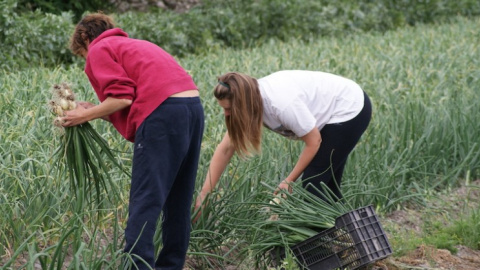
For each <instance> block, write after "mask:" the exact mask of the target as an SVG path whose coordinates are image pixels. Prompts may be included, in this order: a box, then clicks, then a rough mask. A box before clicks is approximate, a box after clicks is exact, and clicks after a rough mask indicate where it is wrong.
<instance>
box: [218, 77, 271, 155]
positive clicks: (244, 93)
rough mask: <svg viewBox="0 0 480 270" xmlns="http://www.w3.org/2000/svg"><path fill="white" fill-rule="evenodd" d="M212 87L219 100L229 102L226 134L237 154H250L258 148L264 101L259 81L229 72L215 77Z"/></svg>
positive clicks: (259, 145)
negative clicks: (215, 81)
mask: <svg viewBox="0 0 480 270" xmlns="http://www.w3.org/2000/svg"><path fill="white" fill-rule="evenodd" d="M218 81H219V82H221V83H219V84H218V85H217V86H216V87H215V89H214V90H213V94H214V96H215V97H216V98H217V99H218V100H224V99H227V100H229V101H230V104H231V108H230V109H231V111H230V115H228V116H225V123H226V125H227V130H228V134H229V136H230V140H231V142H232V144H233V147H234V149H235V151H236V152H237V153H238V154H239V156H241V157H243V158H245V157H250V156H252V155H254V154H256V153H259V152H260V151H261V139H262V125H263V119H262V118H263V101H262V96H261V94H260V89H259V86H258V82H257V80H256V79H255V78H252V77H250V76H248V75H245V74H242V73H237V72H230V73H226V74H224V75H222V76H220V77H218Z"/></svg>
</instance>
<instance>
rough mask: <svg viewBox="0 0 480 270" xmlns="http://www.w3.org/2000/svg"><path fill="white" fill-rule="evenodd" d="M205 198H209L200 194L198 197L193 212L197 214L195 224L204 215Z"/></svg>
mask: <svg viewBox="0 0 480 270" xmlns="http://www.w3.org/2000/svg"><path fill="white" fill-rule="evenodd" d="M205 197H207V195H205V194H202V193H200V194H199V195H198V196H197V199H196V201H195V210H194V211H193V213H194V214H195V213H197V214H196V215H195V217H194V218H193V223H195V222H197V220H198V219H199V218H200V216H201V215H202V209H203V208H204V206H203V202H204V201H205Z"/></svg>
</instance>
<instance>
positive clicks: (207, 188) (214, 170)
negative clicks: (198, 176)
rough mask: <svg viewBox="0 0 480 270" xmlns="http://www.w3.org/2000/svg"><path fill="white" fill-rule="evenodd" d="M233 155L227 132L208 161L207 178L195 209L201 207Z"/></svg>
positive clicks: (233, 151)
mask: <svg viewBox="0 0 480 270" xmlns="http://www.w3.org/2000/svg"><path fill="white" fill-rule="evenodd" d="M234 153H235V149H234V148H233V147H232V145H231V143H230V137H229V136H228V132H227V133H226V134H225V136H223V139H222V141H221V142H220V144H219V145H218V146H217V148H216V149H215V152H214V153H213V156H212V159H211V160H210V166H209V168H208V172H207V176H206V178H205V182H204V183H203V187H202V190H201V191H200V194H199V195H198V197H197V201H196V203H195V209H198V208H199V207H200V206H201V205H202V203H203V200H204V199H205V197H206V196H207V195H208V194H209V193H210V192H211V191H212V190H213V189H214V188H215V186H216V185H217V183H218V181H219V180H220V176H221V175H222V173H223V171H225V168H226V167H227V165H228V163H229V162H230V160H231V159H232V156H233V154H234Z"/></svg>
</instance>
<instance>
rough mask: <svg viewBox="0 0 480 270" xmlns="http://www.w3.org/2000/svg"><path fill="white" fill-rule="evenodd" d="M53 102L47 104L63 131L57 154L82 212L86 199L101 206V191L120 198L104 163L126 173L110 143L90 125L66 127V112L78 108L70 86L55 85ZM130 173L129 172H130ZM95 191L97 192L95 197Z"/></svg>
mask: <svg viewBox="0 0 480 270" xmlns="http://www.w3.org/2000/svg"><path fill="white" fill-rule="evenodd" d="M52 92H53V99H52V100H50V101H49V102H48V105H49V107H50V111H51V112H52V113H53V114H55V115H56V118H55V119H54V121H53V124H54V125H55V126H57V127H59V128H62V130H63V131H64V132H62V135H61V144H60V146H59V148H58V150H57V151H56V155H55V156H56V157H57V159H58V163H57V164H59V165H60V166H62V165H64V166H65V168H66V171H67V173H68V178H69V180H70V186H71V188H72V189H73V193H74V194H75V195H76V196H77V199H80V200H81V201H79V204H78V205H77V208H78V210H80V211H81V210H82V208H83V205H84V202H83V198H85V199H87V200H88V202H93V201H94V200H95V199H96V201H97V202H98V203H100V202H101V201H102V199H103V197H102V194H105V193H102V189H103V190H107V189H113V192H111V191H109V192H108V193H107V194H112V195H114V196H115V195H118V192H116V191H115V187H116V185H115V183H114V182H113V181H112V178H111V176H110V174H111V171H110V170H111V167H110V166H107V164H106V162H105V160H108V161H110V162H112V163H113V165H115V166H116V167H118V168H120V170H121V171H122V172H126V171H125V170H124V168H123V167H122V166H121V164H120V163H118V161H117V160H116V159H115V156H114V155H113V153H112V151H111V149H110V148H109V146H108V144H107V142H106V141H105V140H104V139H103V138H102V137H101V136H100V135H99V134H98V133H97V132H96V131H95V130H94V129H93V127H92V126H91V125H90V124H89V123H88V122H87V123H84V124H81V125H78V126H73V127H63V126H62V123H63V120H62V117H63V116H64V115H65V111H68V110H73V109H75V108H76V106H77V104H76V103H75V94H74V92H73V91H72V90H71V89H70V87H69V86H68V84H66V83H61V84H55V85H53V89H52ZM127 174H128V173H127ZM93 190H94V191H95V193H93V194H92V192H93Z"/></svg>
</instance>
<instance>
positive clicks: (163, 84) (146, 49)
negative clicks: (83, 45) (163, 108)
mask: <svg viewBox="0 0 480 270" xmlns="http://www.w3.org/2000/svg"><path fill="white" fill-rule="evenodd" d="M85 73H86V74H87V76H88V79H89V80H90V83H91V84H92V87H93V89H95V92H96V93H97V96H98V99H99V100H100V101H101V102H103V101H104V100H105V99H106V98H107V97H112V98H118V99H130V100H132V105H131V106H129V107H127V108H125V109H123V110H120V111H117V112H115V113H113V114H111V115H110V121H111V122H112V124H113V126H114V127H115V128H116V129H117V130H118V132H119V133H120V134H121V135H122V136H123V137H125V139H127V140H129V141H131V142H133V141H134V140H135V132H136V131H137V129H138V127H139V126H140V125H141V124H142V122H143V120H145V118H147V116H149V115H150V114H151V113H152V112H153V111H154V110H155V109H156V108H157V107H158V106H159V105H160V104H162V102H163V101H165V99H167V98H168V97H169V96H171V95H172V94H175V93H179V92H183V91H186V90H197V86H196V85H195V83H194V81H193V79H192V77H191V76H190V75H189V74H188V73H187V72H186V71H185V70H184V69H183V68H182V67H181V66H180V65H179V64H178V63H177V61H176V60H175V59H174V58H173V57H172V56H171V55H170V54H168V53H167V52H165V51H164V50H163V49H162V48H160V47H159V46H157V45H155V44H153V43H151V42H148V41H145V40H138V39H132V38H129V37H128V34H127V33H125V32H124V31H123V30H121V29H119V28H114V29H110V30H107V31H105V32H103V33H102V34H101V35H100V36H98V37H97V38H96V39H94V40H93V41H92V43H90V45H89V46H88V55H87V60H86V65H85Z"/></svg>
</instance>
